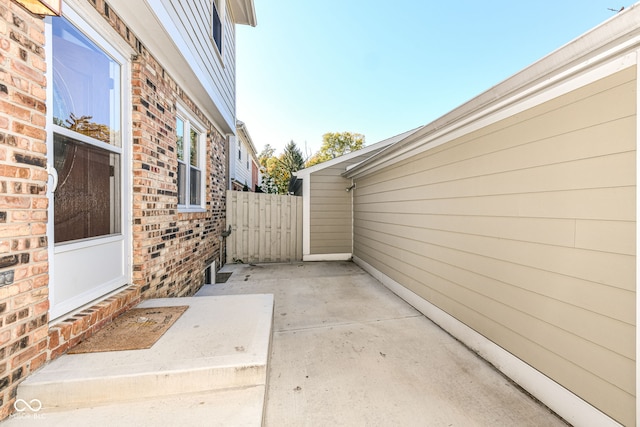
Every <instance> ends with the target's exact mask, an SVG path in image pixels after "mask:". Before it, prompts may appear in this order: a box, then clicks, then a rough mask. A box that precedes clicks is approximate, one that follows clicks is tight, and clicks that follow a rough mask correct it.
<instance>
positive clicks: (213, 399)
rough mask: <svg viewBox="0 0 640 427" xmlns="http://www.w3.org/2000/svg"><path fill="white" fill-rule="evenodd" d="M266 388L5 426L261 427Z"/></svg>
mask: <svg viewBox="0 0 640 427" xmlns="http://www.w3.org/2000/svg"><path fill="white" fill-rule="evenodd" d="M264 395H265V386H264V385H259V386H253V387H245V388H238V389H226V390H214V391H209V392H201V393H191V394H181V395H178V396H167V397H160V398H158V397H156V398H152V399H140V400H132V401H120V402H117V403H107V404H103V405H94V406H91V407H80V408H66V409H60V408H57V409H56V408H43V409H42V410H40V411H37V412H35V411H30V410H28V409H27V410H25V411H23V412H17V413H14V414H13V415H11V416H10V418H8V419H7V420H6V421H4V422H3V423H2V426H3V427H43V426H48V427H53V426H60V427H76V426H77V427H85V426H118V427H145V426H149V427H156V426H207V427H209V426H214V427H216V426H219V427H228V426H234V427H235V426H251V427H258V426H261V425H262V419H263V411H264Z"/></svg>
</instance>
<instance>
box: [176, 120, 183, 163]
mask: <svg viewBox="0 0 640 427" xmlns="http://www.w3.org/2000/svg"><path fill="white" fill-rule="evenodd" d="M176 147H177V151H178V160H184V122H183V121H182V120H181V119H180V118H178V119H176Z"/></svg>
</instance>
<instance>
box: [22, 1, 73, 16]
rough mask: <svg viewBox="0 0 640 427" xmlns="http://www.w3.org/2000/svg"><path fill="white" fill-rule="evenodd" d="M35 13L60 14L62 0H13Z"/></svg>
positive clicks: (41, 14)
mask: <svg viewBox="0 0 640 427" xmlns="http://www.w3.org/2000/svg"><path fill="white" fill-rule="evenodd" d="M13 1H15V2H16V3H18V4H19V5H20V6H22V7H24V8H25V9H27V10H28V11H29V12H31V13H33V14H34V15H39V16H45V15H49V16H54V15H55V16H60V13H61V9H62V0H13Z"/></svg>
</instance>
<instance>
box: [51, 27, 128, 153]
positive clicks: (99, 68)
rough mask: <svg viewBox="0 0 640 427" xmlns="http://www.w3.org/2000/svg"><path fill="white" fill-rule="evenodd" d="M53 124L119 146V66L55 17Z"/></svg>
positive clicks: (75, 30) (85, 38)
mask: <svg viewBox="0 0 640 427" xmlns="http://www.w3.org/2000/svg"><path fill="white" fill-rule="evenodd" d="M52 31H53V123H54V124H56V125H58V126H62V127H65V128H67V129H71V130H73V131H75V132H78V133H81V134H83V135H87V136H89V137H91V138H95V139H97V140H99V141H102V142H106V143H108V144H111V145H115V146H118V147H120V146H121V141H120V65H119V64H118V63H117V62H116V61H114V60H113V58H111V57H110V56H109V55H107V54H106V53H105V52H104V51H103V50H102V49H100V48H99V47H98V46H97V45H96V44H95V43H93V42H92V41H91V40H90V39H89V38H87V37H86V36H85V35H84V34H82V33H81V32H80V31H78V30H77V29H76V28H75V27H73V26H72V25H71V24H70V23H69V22H68V21H67V20H66V19H65V18H58V17H56V18H53V20H52Z"/></svg>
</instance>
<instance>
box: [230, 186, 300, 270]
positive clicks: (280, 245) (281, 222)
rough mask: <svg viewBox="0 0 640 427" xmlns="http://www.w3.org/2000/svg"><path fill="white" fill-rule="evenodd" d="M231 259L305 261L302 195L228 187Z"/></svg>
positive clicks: (247, 260) (247, 261)
mask: <svg viewBox="0 0 640 427" xmlns="http://www.w3.org/2000/svg"><path fill="white" fill-rule="evenodd" d="M229 225H230V226H231V234H230V235H229V236H228V237H227V238H226V241H227V242H226V250H227V263H233V262H243V263H249V262H291V261H302V197H298V196H282V195H278V194H263V193H251V192H244V191H227V227H228V226H229Z"/></svg>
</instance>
